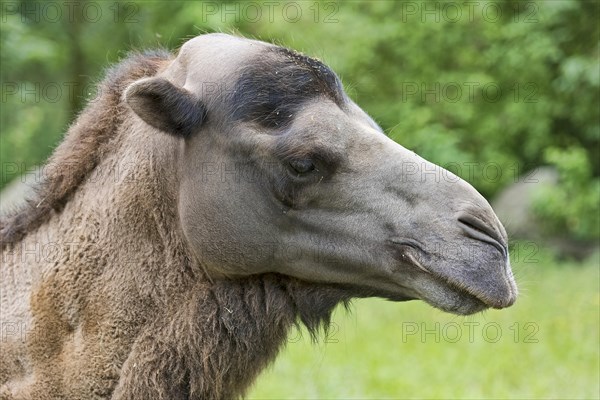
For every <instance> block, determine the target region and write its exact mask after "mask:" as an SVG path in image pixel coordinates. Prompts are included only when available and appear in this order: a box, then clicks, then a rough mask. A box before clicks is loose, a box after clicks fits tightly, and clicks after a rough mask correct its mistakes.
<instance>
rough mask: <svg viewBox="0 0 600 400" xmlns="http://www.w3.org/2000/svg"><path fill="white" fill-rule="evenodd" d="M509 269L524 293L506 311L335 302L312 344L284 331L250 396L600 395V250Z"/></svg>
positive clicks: (306, 397) (477, 397) (304, 338)
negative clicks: (460, 312) (460, 313)
mask: <svg viewBox="0 0 600 400" xmlns="http://www.w3.org/2000/svg"><path fill="white" fill-rule="evenodd" d="M514 269H515V274H516V275H517V280H518V282H519V285H520V289H521V296H520V298H519V300H518V301H517V303H516V304H515V305H514V306H513V307H511V308H509V309H506V310H501V311H498V310H492V311H487V312H485V313H483V314H478V315H475V316H470V317H457V316H452V315H448V314H444V313H442V312H440V311H437V310H435V309H432V308H431V307H429V306H427V305H426V304H424V303H422V302H408V303H391V302H387V301H384V300H379V299H368V300H359V301H356V302H355V303H354V307H353V311H352V313H351V314H347V313H346V312H345V311H344V310H343V309H338V310H337V311H336V313H335V316H334V325H333V328H332V331H331V332H330V334H329V336H328V337H321V338H320V339H319V342H318V343H317V344H312V343H310V340H309V338H308V335H307V334H304V335H303V337H302V339H301V340H299V341H295V340H294V337H292V338H290V343H289V344H288V345H287V348H286V349H285V351H283V352H282V354H281V355H280V356H279V358H278V359H277V361H276V362H275V364H274V365H273V367H272V368H270V369H269V370H268V371H266V372H265V373H264V374H263V375H262V376H261V377H260V378H259V379H258V381H257V383H256V385H255V387H254V388H253V390H252V391H251V392H250V394H249V398H250V399H323V398H327V399H405V398H444V399H447V398H461V399H464V398H473V399H480V398H518V399H529V398H531V399H538V398H544V399H546V398H553V399H559V398H569V399H583V398H588V399H595V398H599V397H600V387H599V380H600V368H599V360H600V354H599V353H600V344H599V343H600V338H599V324H600V320H599V318H600V317H599V309H600V292H599V282H600V281H599V262H598V257H597V256H596V257H594V259H592V260H589V261H588V262H587V263H585V264H584V265H564V264H563V265H555V264H554V263H553V262H552V261H545V262H541V261H540V260H538V262H536V263H527V264H525V263H521V264H517V265H516V266H515V268H514ZM471 322H472V323H478V324H479V325H472V326H473V328H472V332H471V334H470V333H469V325H465V323H466V324H469V323H471ZM436 324H439V325H436ZM486 324H487V325H486ZM526 324H529V325H526ZM457 327H458V328H460V330H461V335H460V336H458V333H459V332H458V330H457ZM484 327H487V328H486V329H484ZM498 327H499V328H500V330H501V334H500V336H499V337H496V336H497V332H499V331H498V329H497V328H498ZM517 327H518V329H516V328H517ZM411 328H414V329H417V330H418V332H416V333H415V334H410V331H409V329H411ZM423 328H426V329H428V330H430V331H431V333H428V334H426V335H425V337H422V335H421V333H422V331H423ZM511 328H512V329H511ZM516 332H518V335H516ZM436 333H437V338H436ZM470 336H471V338H470ZM471 339H472V340H471ZM325 342H327V343H325Z"/></svg>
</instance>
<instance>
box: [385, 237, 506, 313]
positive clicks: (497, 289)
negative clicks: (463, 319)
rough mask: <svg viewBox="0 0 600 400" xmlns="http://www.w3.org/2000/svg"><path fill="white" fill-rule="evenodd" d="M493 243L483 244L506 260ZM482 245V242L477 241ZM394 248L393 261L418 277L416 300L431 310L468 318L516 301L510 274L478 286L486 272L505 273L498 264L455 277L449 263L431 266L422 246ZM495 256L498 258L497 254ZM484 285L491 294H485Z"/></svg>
mask: <svg viewBox="0 0 600 400" xmlns="http://www.w3.org/2000/svg"><path fill="white" fill-rule="evenodd" d="M492 240H494V239H489V241H485V243H486V244H488V245H489V246H490V247H493V248H495V249H497V250H498V251H499V252H500V254H501V257H500V259H501V260H507V259H508V258H505V256H504V254H506V253H504V252H503V251H501V250H500V249H501V248H502V245H500V243H499V242H496V243H491V241H492ZM480 241H481V242H483V241H482V240H480ZM392 242H393V243H394V245H395V247H396V252H395V253H396V259H397V260H399V261H401V264H402V265H409V266H411V267H412V268H413V271H414V273H415V274H416V275H417V276H418V279H417V281H418V282H420V284H419V285H418V287H415V288H414V289H415V292H416V293H417V294H418V298H419V299H421V300H423V301H425V302H427V303H429V304H430V305H432V306H433V307H436V308H439V309H441V310H442V311H446V312H450V313H454V314H459V315H469V314H474V313H477V312H480V311H483V310H485V309H488V308H494V309H502V308H506V307H510V306H511V305H512V304H514V302H515V301H516V297H517V289H516V284H515V283H514V280H513V278H512V274H505V273H501V274H496V275H497V276H496V277H495V279H496V281H495V282H492V283H490V282H484V283H482V282H480V281H479V280H478V279H479V278H480V276H481V275H485V272H486V271H488V270H494V269H501V270H508V271H510V268H509V267H507V265H508V264H507V265H503V266H498V264H497V263H492V264H491V265H487V264H485V265H481V266H476V268H474V269H473V270H472V271H470V272H465V273H464V274H459V275H457V274H455V273H453V272H452V271H456V266H453V265H446V264H450V263H449V262H448V260H440V261H441V262H440V263H439V265H438V263H437V262H435V263H434V262H432V261H430V260H431V259H432V257H431V254H429V253H427V252H425V250H424V249H423V246H421V245H419V244H418V243H415V242H414V241H407V240H394V241H392ZM496 255H498V254H497V253H496ZM486 284H487V285H488V286H489V287H491V288H492V289H494V290H489V291H486V290H484V288H485V287H486Z"/></svg>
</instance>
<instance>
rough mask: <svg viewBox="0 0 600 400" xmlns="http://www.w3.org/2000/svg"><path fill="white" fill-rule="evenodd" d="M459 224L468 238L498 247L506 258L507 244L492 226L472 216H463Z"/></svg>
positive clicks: (459, 218)
mask: <svg viewBox="0 0 600 400" xmlns="http://www.w3.org/2000/svg"><path fill="white" fill-rule="evenodd" d="M458 222H459V223H460V225H461V228H462V229H463V231H464V232H465V233H466V234H467V236H469V237H471V238H472V239H476V240H479V241H482V242H486V243H489V244H491V245H493V246H494V247H496V248H497V249H498V250H499V251H500V253H502V254H503V255H504V256H505V257H506V256H507V255H508V250H507V248H506V244H505V243H504V241H503V240H502V238H501V236H500V235H499V234H498V232H496V231H495V230H494V229H493V228H492V227H491V226H489V225H488V224H486V223H485V222H483V221H481V220H480V219H478V218H475V217H474V216H472V215H470V214H462V215H460V216H459V217H458Z"/></svg>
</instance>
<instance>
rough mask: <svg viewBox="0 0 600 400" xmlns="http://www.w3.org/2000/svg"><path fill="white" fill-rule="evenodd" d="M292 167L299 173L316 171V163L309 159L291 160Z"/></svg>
mask: <svg viewBox="0 0 600 400" xmlns="http://www.w3.org/2000/svg"><path fill="white" fill-rule="evenodd" d="M290 167H292V169H293V170H294V171H295V172H297V173H298V174H307V173H309V172H311V171H314V169H315V164H314V163H313V162H312V160H308V159H305V160H294V161H290Z"/></svg>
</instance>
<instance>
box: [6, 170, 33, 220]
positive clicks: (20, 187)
mask: <svg viewBox="0 0 600 400" xmlns="http://www.w3.org/2000/svg"><path fill="white" fill-rule="evenodd" d="M41 179H42V169H41V168H39V167H38V168H36V169H35V171H31V172H28V173H27V174H25V175H23V176H21V177H19V178H16V179H14V180H13V181H11V182H10V183H9V184H8V185H7V186H6V187H4V189H2V191H1V192H0V215H1V214H6V213H7V212H10V211H11V210H14V209H16V208H19V206H20V205H22V204H23V203H24V202H25V199H27V198H31V197H32V196H33V188H32V187H33V186H35V185H36V184H37V183H38V182H40V180H41Z"/></svg>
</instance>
